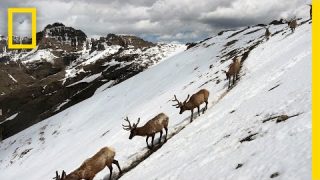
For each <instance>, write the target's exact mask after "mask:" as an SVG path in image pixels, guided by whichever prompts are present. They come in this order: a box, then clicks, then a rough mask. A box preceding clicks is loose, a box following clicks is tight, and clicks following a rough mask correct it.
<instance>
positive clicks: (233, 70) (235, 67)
mask: <svg viewBox="0 0 320 180" xmlns="http://www.w3.org/2000/svg"><path fill="white" fill-rule="evenodd" d="M232 61H233V62H232V63H231V64H230V65H229V70H228V71H224V73H226V77H227V80H229V84H228V88H230V84H231V78H232V85H234V84H235V82H236V80H237V79H238V74H239V72H240V67H241V64H240V59H239V58H238V57H234V58H233V59H232Z"/></svg>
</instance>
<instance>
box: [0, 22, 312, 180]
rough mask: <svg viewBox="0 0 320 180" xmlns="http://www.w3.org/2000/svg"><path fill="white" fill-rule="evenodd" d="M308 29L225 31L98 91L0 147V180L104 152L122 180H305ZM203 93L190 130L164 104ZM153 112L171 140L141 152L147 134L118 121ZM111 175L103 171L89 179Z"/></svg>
mask: <svg viewBox="0 0 320 180" xmlns="http://www.w3.org/2000/svg"><path fill="white" fill-rule="evenodd" d="M310 23H311V22H310V21H308V20H307V18H303V19H301V20H299V26H298V27H297V29H296V31H295V33H291V30H290V29H289V28H288V27H287V25H286V24H279V25H270V28H269V29H270V31H271V33H272V36H271V37H270V39H269V40H268V41H267V40H266V39H265V37H264V33H265V29H264V27H263V26H260V25H259V26H252V27H245V28H241V29H237V30H229V31H224V32H221V33H219V34H218V35H216V36H214V37H212V38H209V39H207V40H205V41H202V42H199V43H196V44H194V46H193V47H190V48H189V49H188V50H187V51H184V52H181V53H179V54H177V55H175V56H172V57H171V58H168V59H167V60H165V61H162V62H161V63H159V64H158V65H156V66H153V67H151V68H149V69H147V70H145V71H144V72H142V73H139V74H138V75H135V76H133V77H131V78H130V79H128V80H126V81H124V82H122V83H120V84H117V85H115V86H113V87H110V88H109V89H104V88H100V89H98V90H97V91H96V93H95V94H94V95H93V96H92V97H91V98H89V99H86V100H85V101H83V102H81V103H78V104H76V105H74V106H72V107H70V108H67V109H65V110H64V111H62V112H60V113H58V114H56V115H54V116H52V117H50V118H48V119H46V120H44V121H42V122H40V123H37V124H35V125H33V126H32V127H30V128H28V129H26V130H24V131H22V132H20V133H18V134H16V135H14V136H12V137H10V138H8V139H6V140H4V141H3V142H1V144H0V170H1V174H0V179H7V180H14V179H26V180H28V179H30V180H35V179H52V177H53V176H54V173H55V171H56V170H59V171H61V170H65V171H66V172H67V173H69V172H71V171H72V170H74V169H76V168H77V167H78V166H80V164H81V163H82V162H83V161H84V160H85V159H86V158H88V157H90V156H92V155H93V154H94V153H96V152H97V151H98V150H99V149H100V148H101V147H103V146H112V147H114V148H115V149H116V152H117V153H116V159H117V160H119V162H120V166H121V167H122V169H124V171H125V174H123V175H122V176H121V178H120V179H137V180H141V179H252V180H255V179H269V178H275V177H278V178H279V179H297V180H303V179H310V176H311V167H310V166H311V149H310V146H311V24H310ZM236 55H239V56H241V57H242V58H241V60H242V68H241V73H240V79H239V81H238V82H237V84H236V85H235V86H234V87H233V88H231V89H229V90H228V89H227V86H228V82H227V80H226V77H225V74H224V72H223V70H226V69H227V68H228V66H229V64H230V62H231V59H232V58H233V57H234V56H236ZM72 67H76V65H75V66H72ZM104 86H108V84H106V85H104ZM201 88H206V89H208V90H209V91H210V97H209V108H208V110H207V111H206V112H205V114H203V115H201V116H200V117H197V118H196V119H195V120H194V122H192V123H191V124H190V123H189V119H190V112H185V113H184V114H182V115H179V111H178V109H176V108H175V107H173V106H172V104H173V102H172V101H171V100H172V99H173V95H174V94H176V95H177V97H178V99H180V100H184V99H185V98H186V97H187V95H188V94H192V93H194V92H196V91H198V90H199V89H201ZM160 112H164V113H166V114H167V115H168V116H169V117H170V120H169V134H168V137H169V139H168V141H167V142H166V143H165V144H163V145H162V147H161V148H160V149H158V150H157V151H155V152H153V151H150V150H148V149H147V148H146V143H145V138H141V137H134V138H133V139H132V140H129V139H128V137H129V133H128V132H127V131H125V130H123V129H122V126H121V124H122V123H124V121H123V119H124V117H126V116H128V117H129V119H130V120H131V121H134V122H135V121H136V120H137V119H138V117H141V123H140V124H143V123H145V122H146V121H147V120H148V119H150V118H152V117H153V116H155V115H156V114H158V113H160ZM196 115H197V113H196ZM157 137H158V136H157ZM157 141H158V139H156V142H157ZM147 155H148V156H149V155H150V156H149V157H147ZM135 165H137V166H136V167H135V168H134V166H135ZM114 171H116V172H117V170H116V168H114ZM30 172H36V173H30ZM108 174H109V170H108V169H107V168H106V169H104V170H103V171H101V172H100V173H99V174H97V176H96V177H95V180H99V179H108ZM114 177H118V175H117V173H115V174H114Z"/></svg>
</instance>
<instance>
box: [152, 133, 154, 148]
mask: <svg viewBox="0 0 320 180" xmlns="http://www.w3.org/2000/svg"><path fill="white" fill-rule="evenodd" d="M153 140H154V134H153V135H152V142H151V147H153Z"/></svg>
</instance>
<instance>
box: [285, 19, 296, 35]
mask: <svg viewBox="0 0 320 180" xmlns="http://www.w3.org/2000/svg"><path fill="white" fill-rule="evenodd" d="M287 24H288V26H289V28H290V29H291V31H292V33H294V31H295V29H296V27H297V26H298V23H297V19H296V18H293V19H291V20H290V21H287Z"/></svg>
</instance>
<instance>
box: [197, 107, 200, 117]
mask: <svg viewBox="0 0 320 180" xmlns="http://www.w3.org/2000/svg"><path fill="white" fill-rule="evenodd" d="M197 108H198V115H199V116H200V106H198V107H197Z"/></svg>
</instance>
